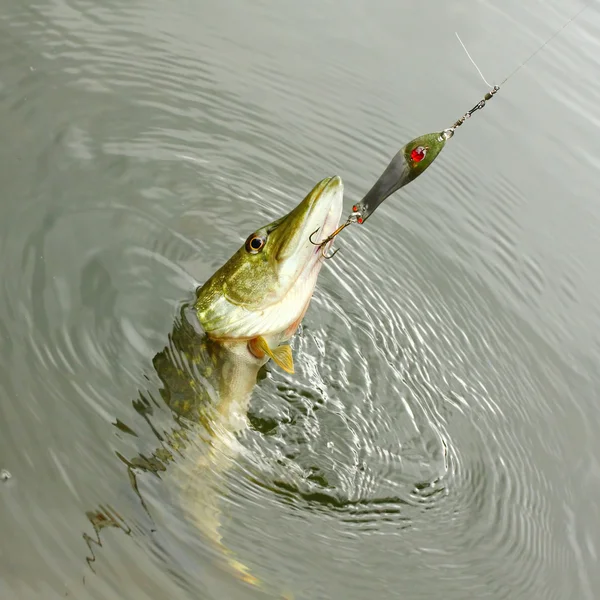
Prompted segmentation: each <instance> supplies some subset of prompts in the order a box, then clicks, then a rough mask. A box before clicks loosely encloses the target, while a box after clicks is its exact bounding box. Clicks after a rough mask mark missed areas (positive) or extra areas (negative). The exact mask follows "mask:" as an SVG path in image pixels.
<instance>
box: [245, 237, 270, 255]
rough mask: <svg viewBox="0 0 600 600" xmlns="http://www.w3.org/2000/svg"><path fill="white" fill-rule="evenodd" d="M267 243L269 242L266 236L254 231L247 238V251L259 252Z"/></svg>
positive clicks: (251, 252)
mask: <svg viewBox="0 0 600 600" xmlns="http://www.w3.org/2000/svg"><path fill="white" fill-rule="evenodd" d="M266 243H267V238H266V237H262V236H260V235H257V234H255V233H253V234H252V235H251V236H250V237H249V238H248V239H247V240H246V252H249V253H250V254H258V253H259V252H260V251H261V250H262V249H263V248H264V247H265V244H266Z"/></svg>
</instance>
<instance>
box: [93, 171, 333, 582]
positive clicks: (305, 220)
mask: <svg viewBox="0 0 600 600" xmlns="http://www.w3.org/2000/svg"><path fill="white" fill-rule="evenodd" d="M342 199H343V184H342V181H341V179H340V178H339V177H337V176H336V177H330V178H327V179H324V180H322V181H321V182H319V183H318V184H317V185H316V186H315V187H314V188H313V189H312V190H311V192H310V193H309V194H308V195H307V196H306V197H305V198H304V199H303V200H302V201H301V202H300V203H299V204H298V205H297V206H296V207H295V208H294V209H292V210H291V211H290V212H289V213H288V214H287V215H285V216H283V217H281V218H279V219H277V220H276V221H273V222H272V223H269V224H268V225H265V226H263V227H261V228H259V229H258V230H256V231H255V232H253V233H252V234H250V236H249V237H248V238H247V239H246V242H245V243H244V244H243V245H242V246H241V247H240V248H239V249H238V250H237V252H235V253H234V254H233V256H231V258H230V259H229V260H228V261H227V262H226V263H225V264H224V265H223V266H222V267H221V268H220V269H218V270H217V271H216V272H215V273H214V274H213V275H212V277H210V278H209V279H208V280H207V281H206V282H205V283H204V285H202V286H201V287H200V288H199V289H198V290H197V292H196V295H195V300H194V302H193V303H192V304H191V305H187V306H184V307H183V308H182V310H181V313H180V315H179V317H178V319H177V320H176V323H175V325H174V327H173V330H172V332H171V334H170V336H169V342H168V344H167V345H166V346H165V348H164V349H163V350H162V351H161V352H159V353H158V354H157V355H156V356H155V357H154V359H153V366H154V368H155V371H156V373H157V375H158V377H159V378H160V380H161V382H162V388H161V390H160V393H161V396H162V399H163V401H164V402H165V404H166V405H167V406H168V407H169V408H170V409H171V410H172V411H173V413H175V415H176V416H177V420H178V422H179V423H180V424H181V425H182V427H181V428H180V429H177V430H174V431H172V432H170V433H168V434H167V433H164V432H163V433H160V434H159V433H158V432H156V431H155V433H156V434H157V436H158V437H159V438H160V439H161V441H162V445H161V447H160V448H159V449H158V450H157V451H156V452H155V453H154V454H153V455H151V456H150V457H148V456H142V455H138V456H136V457H134V458H132V459H126V458H124V457H123V456H120V458H121V460H123V462H124V463H125V464H126V465H127V468H128V471H129V475H130V480H131V481H132V485H133V487H134V489H135V491H136V492H138V490H137V483H136V473H139V471H150V472H153V473H155V474H158V473H160V472H163V471H166V469H167V466H169V464H171V463H175V462H178V461H177V460H176V457H177V456H179V455H181V456H184V460H183V461H182V462H183V463H185V468H183V467H182V468H180V469H176V471H178V474H177V476H176V477H175V479H177V484H176V485H175V486H174V488H175V490H176V491H177V494H178V495H179V496H180V497H179V500H180V504H181V506H182V508H183V510H184V513H185V515H186V517H187V519H188V520H189V521H190V522H191V523H194V524H195V526H196V527H197V529H198V530H199V531H200V532H201V534H202V535H203V536H204V537H205V539H206V540H208V541H210V542H211V543H212V545H213V547H214V548H215V549H217V550H218V553H219V555H220V556H222V557H225V558H226V561H225V562H226V564H227V565H228V566H229V567H230V568H231V570H232V571H233V573H234V574H236V575H237V576H238V577H240V578H241V579H243V580H244V581H246V582H248V583H250V584H253V585H256V586H258V585H260V582H259V581H258V579H256V578H255V577H254V576H253V575H251V574H250V571H249V569H247V568H246V567H245V566H244V565H243V564H242V563H240V562H239V561H237V559H235V557H234V556H233V555H232V553H231V552H230V551H229V550H228V549H227V548H226V547H225V545H224V544H223V542H222V537H221V532H220V516H221V510H220V502H219V498H220V496H221V495H222V491H221V487H222V479H223V474H224V473H225V472H226V471H227V469H228V468H229V467H230V466H231V465H232V464H233V462H234V460H235V458H236V456H237V455H238V451H239V445H238V442H237V435H238V434H239V433H240V432H241V431H242V430H243V429H244V428H245V427H246V426H247V417H246V413H247V410H248V403H249V400H250V396H251V393H252V390H253V388H254V386H255V384H256V381H257V377H258V373H259V370H260V369H261V367H263V366H264V365H265V364H266V363H267V362H268V361H269V360H272V361H273V362H275V363H276V364H277V365H278V366H279V367H281V368H282V369H284V370H285V371H287V372H289V373H293V372H294V364H293V358H292V351H291V348H290V346H289V345H288V344H287V342H288V341H289V340H290V338H291V337H292V336H293V335H294V333H295V332H296V330H297V328H298V326H299V325H300V322H301V321H302V319H303V317H304V315H305V313H306V310H307V309H308V306H309V304H310V300H311V298H312V295H313V292H314V289H315V285H316V282H317V278H318V275H319V272H320V270H321V267H322V264H323V253H322V251H321V248H320V247H319V246H316V245H314V244H313V243H311V241H310V240H309V238H310V237H311V234H314V236H316V237H317V238H319V239H325V238H326V237H327V236H328V235H329V234H330V233H332V232H333V231H334V230H335V229H336V228H337V226H338V223H339V220H340V216H341V211H342ZM314 236H313V237H314ZM134 407H135V408H136V410H137V411H138V412H140V413H142V414H143V415H144V416H146V415H147V413H149V412H151V410H152V408H151V404H150V403H149V402H148V401H144V399H143V397H141V398H140V399H139V400H136V401H134ZM194 424H200V425H202V426H201V427H194ZM121 427H123V425H122V424H121ZM138 493H139V492H138ZM140 499H141V501H142V502H143V499H142V497H141V495H140ZM88 518H89V519H90V521H91V522H92V524H93V525H94V528H95V529H96V530H98V525H99V524H101V526H102V527H104V526H111V525H112V526H119V527H122V526H121V525H120V524H119V523H118V522H116V521H115V520H114V518H113V517H112V516H111V515H110V514H108V511H104V512H102V513H100V512H97V511H96V512H90V513H88ZM90 549H91V548H90Z"/></svg>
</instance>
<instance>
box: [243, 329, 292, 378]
mask: <svg viewBox="0 0 600 600" xmlns="http://www.w3.org/2000/svg"><path fill="white" fill-rule="evenodd" d="M253 341H254V347H255V348H256V349H257V350H259V351H260V352H263V353H264V354H266V355H267V356H268V357H270V358H272V359H273V361H274V362H275V364H276V365H278V366H279V367H281V368H282V369H283V370H284V371H285V372H286V373H293V372H294V357H293V356H292V349H291V347H290V346H288V345H287V344H286V345H285V346H277V348H275V349H274V350H271V348H269V344H268V343H267V340H265V338H264V337H262V336H259V337H257V338H256V339H255V340H253Z"/></svg>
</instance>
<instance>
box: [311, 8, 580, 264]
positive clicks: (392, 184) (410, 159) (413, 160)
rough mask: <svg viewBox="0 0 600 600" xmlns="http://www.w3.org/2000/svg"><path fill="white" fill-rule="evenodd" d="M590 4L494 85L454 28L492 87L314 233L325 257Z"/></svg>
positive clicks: (411, 146)
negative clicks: (337, 220) (332, 225)
mask: <svg viewBox="0 0 600 600" xmlns="http://www.w3.org/2000/svg"><path fill="white" fill-rule="evenodd" d="M590 5H591V2H588V3H586V5H585V6H584V7H583V8H582V9H581V10H579V11H578V12H577V13H575V14H574V15H573V16H572V17H571V18H570V19H569V20H567V21H566V22H565V23H564V24H563V25H562V27H560V28H559V29H558V30H557V31H555V32H554V33H553V34H552V35H551V36H550V37H549V38H548V39H547V40H546V41H545V42H544V43H543V44H542V45H541V46H539V47H538V48H537V49H536V50H535V52H533V53H532V54H531V55H530V56H529V57H528V58H527V59H526V60H524V61H523V62H522V63H520V64H519V65H518V66H517V67H516V69H515V70H514V71H513V72H512V73H510V74H509V75H508V76H507V77H506V78H505V79H504V80H503V81H502V83H501V84H500V85H494V86H492V85H491V84H490V83H489V82H488V81H487V80H486V78H485V77H484V76H483V73H482V72H481V69H480V68H479V67H478V66H477V63H476V62H475V60H474V59H473V57H472V56H471V54H470V53H469V51H468V50H467V48H466V46H465V45H464V43H463V41H462V40H461V39H460V36H459V35H458V33H457V32H455V34H456V37H457V38H458V41H459V42H460V44H461V46H462V47H463V49H464V51H465V52H466V54H467V56H468V58H469V60H470V61H471V62H472V63H473V65H474V66H475V68H476V69H477V72H478V73H479V75H480V77H481V79H482V80H483V81H484V83H485V84H486V85H487V86H489V87H490V88H491V89H490V91H489V92H488V93H487V94H485V96H484V97H483V98H482V99H481V100H480V101H479V102H478V103H477V104H476V105H475V106H474V107H473V108H472V109H471V110H469V111H467V112H466V113H465V114H464V115H463V116H462V117H460V118H459V119H457V120H456V121H455V122H454V123H453V124H452V125H451V126H450V127H448V128H447V129H444V130H443V131H441V132H437V133H428V134H425V135H422V136H419V137H418V138H415V139H414V140H412V141H411V142H409V143H408V144H406V145H405V146H404V147H403V148H401V149H400V151H399V152H398V153H397V154H396V156H394V158H392V160H391V161H390V163H389V164H388V166H387V167H386V169H385V171H384V172H383V174H382V175H381V177H380V178H379V179H378V180H377V181H376V182H375V184H374V185H373V187H372V188H371V189H370V190H369V191H368V192H367V193H366V194H365V196H364V197H363V199H362V200H361V201H360V202H357V203H356V204H355V205H354V206H353V207H352V212H351V213H350V215H349V216H348V218H347V220H346V221H345V222H344V223H343V224H342V225H341V226H340V227H338V228H337V229H336V230H335V231H334V232H333V233H332V234H331V235H329V236H328V237H326V238H325V239H324V240H322V241H320V242H318V241H317V242H313V240H312V236H313V235H314V234H315V233H316V231H315V232H314V233H313V234H312V235H311V236H310V238H309V239H310V241H311V243H313V244H314V245H315V246H320V247H321V253H322V256H323V258H332V257H333V255H334V254H335V253H336V252H337V250H336V251H334V252H333V253H332V254H327V253H326V249H327V245H328V244H329V243H330V242H331V241H332V240H333V239H334V238H335V237H336V236H338V235H339V234H340V233H341V232H342V231H343V230H344V229H346V227H348V226H349V225H352V224H354V223H358V224H359V225H360V224H362V223H364V222H365V221H366V220H367V218H368V217H369V216H370V215H372V214H373V212H374V211H375V209H376V208H377V207H378V206H379V205H380V204H381V203H382V202H383V201H384V200H385V199H386V198H388V197H389V196H391V195H392V194H393V193H394V192H396V191H397V190H399V189H400V188H401V187H404V186H405V185H407V184H408V183H410V182H411V181H413V180H414V179H416V178H417V177H418V176H419V175H420V174H421V173H423V171H425V169H427V167H429V165H431V163H432V162H433V161H434V160H435V158H436V157H437V156H438V154H439V153H440V152H441V151H442V149H443V148H444V146H445V144H446V142H447V141H448V140H449V139H450V138H452V136H453V135H454V133H455V131H456V129H457V128H458V127H460V126H461V125H462V124H463V123H464V122H465V121H466V120H467V119H469V118H470V117H471V116H472V115H473V114H474V113H475V112H477V111H478V110H481V109H483V108H484V107H485V106H486V103H487V102H488V101H489V100H491V99H492V98H493V97H494V95H495V94H497V93H498V91H499V90H500V87H501V86H502V85H504V84H505V83H506V82H507V81H508V80H509V79H510V78H511V77H513V75H515V74H516V73H517V72H518V71H519V70H520V69H522V68H523V67H524V66H525V65H526V64H527V63H528V62H529V61H530V60H532V59H533V58H534V57H535V56H536V55H537V54H538V53H539V52H541V51H542V50H543V49H544V48H545V47H546V46H547V45H548V44H549V43H550V42H551V41H552V40H553V39H554V38H556V37H557V36H558V35H560V33H561V32H562V31H564V30H565V29H566V28H567V27H568V26H569V25H570V24H571V23H573V21H575V20H576V19H577V18H578V17H579V16H580V15H581V14H582V13H583V12H584V11H585V10H587V9H588V8H589V7H590Z"/></svg>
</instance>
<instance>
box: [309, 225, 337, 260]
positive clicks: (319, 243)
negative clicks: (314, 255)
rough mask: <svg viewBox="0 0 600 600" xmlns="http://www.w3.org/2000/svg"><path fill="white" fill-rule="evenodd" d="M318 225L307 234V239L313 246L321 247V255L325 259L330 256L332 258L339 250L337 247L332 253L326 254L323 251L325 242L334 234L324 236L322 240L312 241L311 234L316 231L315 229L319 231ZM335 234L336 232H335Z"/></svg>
mask: <svg viewBox="0 0 600 600" xmlns="http://www.w3.org/2000/svg"><path fill="white" fill-rule="evenodd" d="M319 229H320V227H317V229H315V230H314V231H313V232H312V233H311V234H310V235H309V236H308V241H309V242H310V243H311V244H312V245H313V246H319V247H320V248H321V256H322V257H323V258H324V259H325V260H329V259H330V258H333V257H334V256H335V255H336V254H337V253H338V251H339V248H337V249H336V250H334V251H333V253H332V254H327V253H326V252H325V245H326V244H327V243H329V242H330V241H331V240H332V239H333V238H334V237H335V236H334V235H330V236H328V237H326V238H325V239H324V240H323V241H322V242H313V239H312V238H313V235H315V233H317V231H319ZM335 233H336V235H337V232H335Z"/></svg>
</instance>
